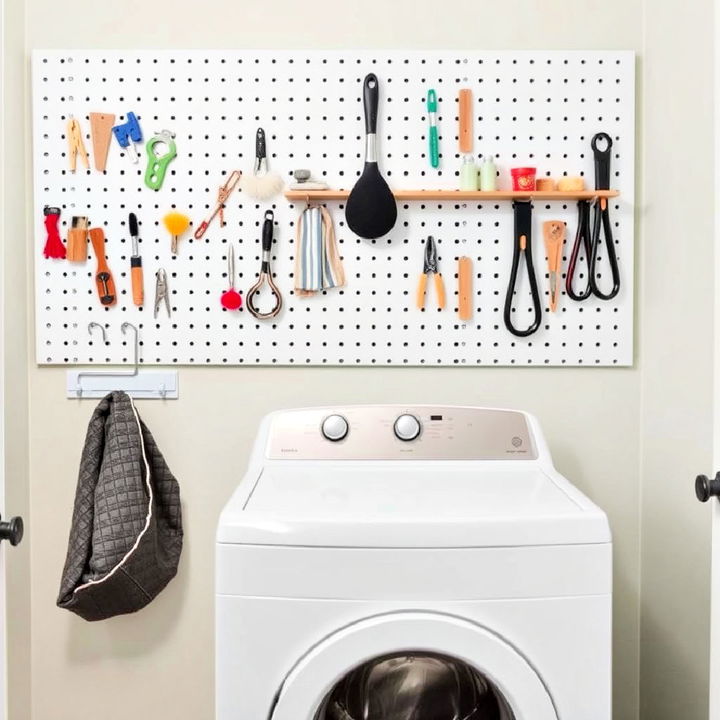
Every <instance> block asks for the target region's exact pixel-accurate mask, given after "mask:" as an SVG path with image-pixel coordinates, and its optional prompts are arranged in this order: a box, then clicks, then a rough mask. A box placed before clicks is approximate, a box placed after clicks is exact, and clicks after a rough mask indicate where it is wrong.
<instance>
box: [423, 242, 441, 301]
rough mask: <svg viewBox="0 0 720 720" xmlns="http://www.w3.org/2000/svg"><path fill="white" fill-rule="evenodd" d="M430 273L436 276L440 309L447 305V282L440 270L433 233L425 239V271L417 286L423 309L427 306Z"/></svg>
mask: <svg viewBox="0 0 720 720" xmlns="http://www.w3.org/2000/svg"><path fill="white" fill-rule="evenodd" d="M428 275H433V276H434V283H435V294H436V295H437V304H438V309H439V310H442V309H444V307H445V284H444V283H443V279H442V275H441V274H440V273H439V272H438V255H437V245H435V239H434V238H433V236H432V235H429V236H428V239H427V240H426V241H425V257H424V259H423V271H422V275H420V280H419V282H418V288H417V306H418V309H420V310H422V309H423V308H424V307H425V289H426V288H427V278H428Z"/></svg>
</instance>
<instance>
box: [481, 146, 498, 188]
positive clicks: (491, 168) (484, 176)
mask: <svg viewBox="0 0 720 720" xmlns="http://www.w3.org/2000/svg"><path fill="white" fill-rule="evenodd" d="M480 189H481V190H483V191H485V192H491V191H493V190H497V168H496V167H495V160H494V158H493V156H492V155H487V156H485V159H484V160H483V162H482V163H481V165H480Z"/></svg>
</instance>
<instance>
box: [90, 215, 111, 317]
mask: <svg viewBox="0 0 720 720" xmlns="http://www.w3.org/2000/svg"><path fill="white" fill-rule="evenodd" d="M89 234H90V242H91V243H92V246H93V252H94V253H95V259H96V260H97V270H96V271H95V285H96V287H97V291H98V297H99V298H100V302H101V303H102V304H103V305H105V306H109V305H114V304H115V303H116V302H117V294H116V293H115V281H114V280H113V276H112V273H111V272H110V267H109V266H108V264H107V260H106V259H105V233H104V232H103V229H102V228H91V229H90V233H89Z"/></svg>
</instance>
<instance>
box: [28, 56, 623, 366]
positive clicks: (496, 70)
mask: <svg viewBox="0 0 720 720" xmlns="http://www.w3.org/2000/svg"><path fill="white" fill-rule="evenodd" d="M634 65H635V59H634V55H633V53H630V52H477V51H472V52H463V51H442V52H436V51H428V52H425V51H422V52H417V51H412V52H403V51H387V52H384V51H372V52H370V51H350V50H348V51H342V52H334V51H236V50H229V51H205V50H202V51H201V50H194V51H181V50H178V51H150V50H147V51H136V50H122V51H83V50H72V51H56V50H53V51H35V52H34V54H33V96H34V104H33V116H34V159H35V209H34V214H35V238H34V242H35V263H36V265H35V267H36V272H35V278H36V309H35V310H36V329H37V334H36V337H37V361H38V363H40V364H56V363H60V364H75V363H82V364H85V363H93V364H95V363H99V364H105V363H117V362H130V361H131V359H132V358H131V356H132V344H131V343H127V344H124V343H123V338H122V336H121V334H120V325H121V323H122V322H123V321H129V322H132V323H134V324H136V325H137V326H138V327H139V329H140V338H141V358H142V362H144V363H147V364H216V365H237V364H246V365H291V364H294V365H323V364H327V365H388V364H393V365H591V366H599V365H629V364H632V359H633V254H634V251H633V191H634V168H633V163H634V153H635V148H634V130H635V121H634V103H635V99H634V98H635V92H634V76H635V68H634ZM367 72H375V73H376V74H377V75H378V77H379V80H380V113H379V123H380V125H379V130H378V135H379V151H380V156H381V158H382V160H381V169H382V170H383V171H384V174H385V176H386V178H387V179H388V182H389V184H390V186H391V187H393V188H395V189H419V188H427V189H441V188H450V189H452V188H455V187H457V183H458V177H457V175H458V169H459V166H460V156H459V154H458V152H457V141H456V137H457V121H456V108H457V102H456V97H457V91H458V89H459V88H460V87H469V88H471V89H472V90H473V95H474V111H475V117H474V134H475V152H476V154H483V153H493V154H494V155H495V156H496V162H497V164H498V166H499V168H500V170H501V177H500V187H509V185H510V180H509V168H510V167H511V166H514V165H528V164H530V165H536V166H537V167H538V172H539V175H546V174H547V175H552V176H554V177H558V176H561V175H562V174H564V173H567V174H569V175H577V174H580V173H582V174H584V175H585V177H586V179H587V182H588V186H589V187H591V188H592V187H593V158H592V151H591V150H590V139H591V138H592V136H593V135H594V134H595V133H596V132H599V131H604V132H607V133H608V134H609V135H611V136H612V138H613V142H614V145H613V154H612V185H613V187H614V188H615V189H618V190H619V191H620V193H621V194H620V197H619V198H617V199H616V200H613V201H612V202H611V214H612V219H613V223H614V234H615V241H616V247H617V254H618V258H619V263H620V273H621V282H622V289H621V292H620V294H619V295H618V296H617V297H616V298H615V299H614V300H612V301H610V302H603V301H599V300H596V299H594V298H593V299H590V300H587V301H585V302H583V303H575V302H572V301H571V300H570V299H569V298H568V297H567V296H566V295H565V294H564V292H563V295H562V298H561V301H560V308H559V311H558V312H557V313H556V314H551V313H549V312H548V311H547V304H548V297H547V280H546V275H545V270H546V260H545V253H544V248H543V242H542V233H541V223H542V221H543V220H549V219H561V220H565V221H567V223H568V233H567V235H568V237H567V239H566V246H565V253H564V255H565V261H564V265H563V267H565V265H566V263H567V257H568V256H569V253H570V249H571V246H572V241H573V238H574V234H575V226H576V207H575V203H574V202H567V203H562V202H536V203H535V213H534V236H533V244H534V259H535V266H536V272H537V274H538V280H539V283H540V286H541V290H542V293H543V295H542V297H543V306H544V311H543V323H542V326H541V328H540V330H539V331H538V332H537V333H536V334H535V335H533V336H531V337H530V338H527V339H520V338H516V337H514V336H512V335H511V334H510V333H509V332H508V331H507V330H506V329H505V326H504V324H503V319H502V315H503V303H504V297H505V289H506V285H507V282H508V275H509V269H510V261H511V256H512V210H511V205H510V203H509V202H497V203H494V202H483V203H481V204H479V203H476V202H474V203H465V202H434V201H433V202H429V201H428V202H406V203H401V204H400V205H399V214H398V222H397V224H396V226H395V228H394V229H393V230H392V232H391V233H390V234H389V235H388V236H387V237H385V238H382V239H380V240H378V241H376V242H368V241H366V240H360V239H358V238H357V237H354V236H353V235H352V233H351V232H350V231H349V230H348V228H347V226H346V225H345V221H344V208H343V204H342V203H341V202H331V203H329V204H328V206H329V208H330V210H331V212H332V215H333V218H334V221H335V227H336V231H337V235H338V241H339V246H340V252H341V254H342V256H343V259H344V265H345V271H346V275H347V280H348V282H347V286H346V287H345V288H344V289H343V290H341V291H338V290H331V291H328V292H327V293H323V294H321V295H319V296H316V297H312V298H298V297H296V296H294V295H293V293H292V287H293V268H294V246H295V241H294V234H295V221H296V219H297V216H298V213H299V211H300V210H301V209H302V208H301V207H299V206H293V205H291V204H289V203H288V202H287V201H286V200H285V199H284V198H283V197H282V196H279V197H278V198H275V199H274V200H273V201H272V202H271V203H258V202H255V201H253V200H252V199H250V198H248V197H246V196H244V195H243V193H242V192H236V193H234V194H233V195H232V197H231V199H230V201H229V203H228V205H227V209H226V213H225V214H226V219H227V225H226V227H225V228H220V225H219V224H218V223H217V221H216V222H214V223H213V224H212V225H211V227H210V229H209V231H208V233H207V234H206V236H205V237H204V238H203V239H202V240H201V241H194V240H192V239H190V238H191V235H192V233H191V232H190V233H188V235H187V236H186V238H185V239H183V240H181V241H180V254H179V255H178V256H177V257H173V256H172V255H171V253H170V239H169V237H168V235H167V233H166V231H165V228H164V227H163V226H162V222H161V219H162V216H163V215H164V214H165V213H166V212H168V211H169V210H170V209H172V208H177V209H178V210H180V211H184V212H186V213H187V214H188V215H190V217H192V219H193V222H194V225H197V224H198V223H199V222H200V221H201V220H202V219H203V218H204V217H205V215H206V214H207V211H208V209H209V208H210V207H211V206H212V205H214V202H215V198H216V193H217V188H218V186H219V184H220V183H221V181H222V176H223V174H227V173H229V172H231V171H232V170H233V169H236V168H237V169H241V170H243V171H248V170H249V169H250V168H251V167H252V162H253V156H254V136H255V131H256V129H257V127H258V126H262V127H264V129H265V131H266V133H267V136H268V153H269V161H270V164H271V167H272V168H273V169H274V170H276V171H278V172H280V173H282V174H283V175H284V176H285V177H286V178H287V179H288V180H289V179H290V173H291V172H292V170H293V169H294V168H297V167H306V168H309V169H310V170H312V172H313V175H314V176H315V177H317V178H322V179H324V180H325V181H327V182H328V183H329V185H330V187H331V188H350V187H352V185H353V183H354V180H355V178H356V177H357V176H358V175H359V173H360V171H361V169H362V164H363V154H364V122H363V110H362V99H361V98H362V91H361V83H362V79H363V77H364V76H365V74H366V73H367ZM430 87H434V88H435V89H436V90H437V92H438V97H439V103H440V105H439V118H438V124H439V132H440V151H441V165H440V168H439V169H438V170H434V169H432V168H431V167H430V165H429V162H428V159H427V155H426V149H427V139H426V129H427V118H426V110H425V107H426V105H425V99H426V94H427V90H428V88H430ZM127 111H134V112H135V113H136V114H137V115H138V117H139V119H140V124H141V126H142V128H143V132H144V134H145V137H146V138H147V137H150V136H151V135H152V134H153V133H154V132H155V131H158V130H161V129H163V128H168V129H170V130H172V131H174V132H175V134H176V142H177V147H178V156H177V159H176V160H175V161H174V162H173V163H172V164H171V166H170V171H169V174H168V176H167V177H166V180H165V184H164V186H163V188H162V189H161V190H160V191H159V192H153V191H151V190H149V189H148V188H146V187H145V185H144V182H143V177H144V172H145V158H144V154H143V157H142V159H141V163H140V165H139V166H136V165H132V164H130V162H129V160H128V159H127V158H125V157H123V156H122V155H121V153H120V150H119V147H118V146H117V144H116V142H115V140H114V139H113V141H112V144H111V146H110V153H109V159H108V165H107V171H106V173H105V174H101V173H98V172H96V171H95V170H93V169H91V170H90V171H85V170H84V169H82V170H78V172H77V173H76V174H74V175H73V174H71V173H70V172H69V169H68V160H67V143H66V139H65V129H66V123H67V119H68V117H69V116H70V115H71V114H72V115H74V117H76V118H79V119H80V122H81V125H82V129H83V131H84V133H85V135H86V146H87V148H88V151H89V152H90V154H91V155H92V146H91V142H90V134H89V123H88V119H87V118H88V113H90V112H111V113H114V114H115V115H116V116H117V118H118V122H119V121H121V120H124V116H125V113H126V112H127ZM91 167H92V162H91ZM45 205H58V206H60V207H61V208H62V232H63V235H65V234H66V231H67V226H68V224H69V223H70V220H71V217H72V216H73V215H88V216H89V217H90V220H91V223H92V225H93V226H96V227H97V226H101V227H103V228H104V230H105V234H106V237H107V255H108V258H109V263H110V267H111V269H112V270H113V273H114V275H115V281H116V285H117V290H118V295H119V301H118V304H117V305H116V306H114V307H112V308H110V309H105V308H103V307H102V306H100V304H99V302H98V300H97V295H96V292H95V287H94V281H93V274H94V270H95V260H94V257H93V254H92V250H90V253H89V259H88V262H87V263H86V264H84V265H76V264H71V263H68V262H65V261H60V260H46V259H45V258H43V256H42V248H43V245H44V240H45V233H44V225H43V212H42V211H43V207H44V206H45ZM267 208H272V209H273V210H274V212H275V219H276V228H275V245H274V252H273V269H274V271H275V273H276V282H277V284H278V285H279V287H280V289H281V291H282V294H283V296H284V300H285V307H284V309H283V311H282V314H281V315H280V316H279V317H278V318H276V319H274V320H272V321H258V320H255V319H254V318H253V317H252V316H251V315H250V314H249V313H247V312H246V311H244V310H243V311H241V312H236V313H233V312H228V311H225V310H223V309H222V308H221V306H220V302H219V297H220V295H221V293H222V292H223V291H224V290H226V289H227V286H228V283H227V276H226V266H227V262H226V258H227V252H228V247H229V243H233V244H234V247H235V251H236V255H237V262H236V267H237V271H238V274H239V278H238V286H239V289H241V290H242V292H243V294H245V292H246V291H247V290H248V288H249V287H250V286H251V285H252V284H253V282H254V281H255V278H256V273H257V272H258V270H259V265H260V226H261V223H262V218H263V212H264V211H265V209H267ZM128 212H135V213H136V214H137V215H138V219H139V220H140V223H141V228H140V235H141V244H140V250H141V254H142V257H143V264H144V269H145V307H144V308H142V309H138V308H136V307H135V306H134V305H133V304H132V297H131V293H130V276H129V256H130V249H131V245H130V237H129V235H128V228H127V215H128ZM430 234H431V235H433V236H434V237H435V238H436V240H437V242H438V250H439V255H440V269H441V272H442V273H443V275H444V279H445V285H446V290H447V293H448V308H447V309H446V310H445V311H443V312H439V311H437V310H436V309H435V305H434V303H435V298H434V294H433V293H429V298H428V305H427V307H428V308H429V309H427V310H425V311H419V310H417V309H416V308H415V290H416V285H417V281H418V275H419V273H420V272H421V269H422V256H423V241H424V239H425V237H426V236H427V235H430ZM459 255H468V256H470V257H471V258H472V259H473V263H474V273H475V279H474V292H475V302H474V316H473V320H472V322H468V323H462V322H461V321H459V320H458V319H457V314H456V312H455V308H456V307H457V282H456V279H455V273H456V259H457V257H458V256H459ZM160 266H162V267H164V268H165V269H166V270H167V272H168V277H169V286H170V292H171V302H172V308H173V314H172V318H171V319H170V320H168V319H167V318H166V317H165V316H164V314H163V313H162V311H161V314H160V316H159V317H158V319H157V320H154V319H153V316H152V303H153V296H154V282H155V281H154V273H155V270H156V269H157V268H158V267H160ZM582 267H583V262H582V260H581V261H580V262H579V269H581V268H582ZM601 267H606V258H603V259H602V260H601ZM605 280H606V281H607V278H606V279H605ZM520 292H521V294H522V295H523V296H524V297H527V300H528V302H527V303H526V304H525V308H527V313H528V315H527V317H528V318H530V310H529V291H528V289H527V286H526V285H521V288H520ZM524 312H525V310H523V312H522V313H521V316H522V315H524ZM90 321H96V322H100V323H102V324H104V325H106V327H107V328H108V341H109V342H108V344H107V345H102V344H99V343H98V342H97V341H92V340H91V338H90V337H89V335H88V333H87V326H88V323H89V322H90Z"/></svg>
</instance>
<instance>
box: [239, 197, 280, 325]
mask: <svg viewBox="0 0 720 720" xmlns="http://www.w3.org/2000/svg"><path fill="white" fill-rule="evenodd" d="M273 220H274V215H273V211H272V210H266V211H265V222H264V223H263V229H262V263H261V265H260V277H258V280H257V282H256V283H255V284H254V285H253V286H252V287H251V288H250V289H249V290H248V291H247V294H246V296H245V307H246V308H247V309H248V311H249V312H250V314H251V315H252V316H253V317H256V318H258V319H259V320H267V319H268V318H274V317H276V316H277V315H278V314H279V313H280V310H281V309H282V295H280V291H279V290H278V288H277V286H276V285H275V283H274V282H273V279H272V270H271V269H270V252H271V250H272V242H273ZM265 284H267V286H268V287H269V288H270V291H271V292H272V293H273V295H275V307H273V308H272V309H271V310H269V311H268V312H261V311H260V310H258V309H257V307H255V295H257V294H258V292H260V289H261V288H262V286H263V285H265Z"/></svg>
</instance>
